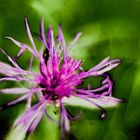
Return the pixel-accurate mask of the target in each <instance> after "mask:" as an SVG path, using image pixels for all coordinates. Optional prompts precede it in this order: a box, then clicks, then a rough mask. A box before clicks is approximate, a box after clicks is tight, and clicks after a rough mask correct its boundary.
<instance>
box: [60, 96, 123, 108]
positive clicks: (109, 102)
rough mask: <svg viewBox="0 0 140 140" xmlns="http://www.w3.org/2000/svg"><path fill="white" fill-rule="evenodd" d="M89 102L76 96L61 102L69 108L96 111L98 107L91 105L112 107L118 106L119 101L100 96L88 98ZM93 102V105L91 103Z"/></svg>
mask: <svg viewBox="0 0 140 140" xmlns="http://www.w3.org/2000/svg"><path fill="white" fill-rule="evenodd" d="M87 99H89V100H90V101H91V102H88V101H86V100H84V99H82V98H80V97H76V96H71V97H69V98H67V97H64V98H63V100H62V102H63V103H64V104H65V105H68V106H69V105H70V106H79V107H84V108H89V109H97V108H98V107H97V106H96V105H94V104H93V103H95V104H97V105H99V106H101V107H114V106H116V105H118V103H119V102H121V101H122V100H121V99H117V98H114V97H108V96H102V97H99V98H88V97H87ZM92 102H93V103H92Z"/></svg>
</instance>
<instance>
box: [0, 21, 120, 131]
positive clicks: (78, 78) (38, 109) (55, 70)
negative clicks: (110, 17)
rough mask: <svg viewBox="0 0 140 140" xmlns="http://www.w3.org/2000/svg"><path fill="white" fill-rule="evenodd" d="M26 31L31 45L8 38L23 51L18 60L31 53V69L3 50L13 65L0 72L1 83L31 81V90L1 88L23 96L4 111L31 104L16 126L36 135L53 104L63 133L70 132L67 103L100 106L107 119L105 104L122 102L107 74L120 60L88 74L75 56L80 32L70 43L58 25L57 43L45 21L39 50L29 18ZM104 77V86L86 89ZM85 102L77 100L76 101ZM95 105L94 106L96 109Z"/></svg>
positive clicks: (102, 64) (104, 63) (1, 66)
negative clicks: (35, 62) (35, 63)
mask: <svg viewBox="0 0 140 140" xmlns="http://www.w3.org/2000/svg"><path fill="white" fill-rule="evenodd" d="M25 24H26V31H27V35H28V37H29V40H30V42H31V46H29V45H27V44H24V43H21V42H19V41H17V40H15V39H13V38H12V37H7V36H6V38H7V39H10V40H11V41H12V42H14V43H15V44H16V45H17V46H18V47H19V48H20V50H19V53H18V54H17V57H16V59H18V58H19V57H20V56H21V55H22V54H23V53H24V52H25V51H29V52H30V53H31V60H30V64H29V65H30V66H29V69H28V70H23V69H22V68H21V67H20V66H19V65H18V63H17V62H16V59H14V58H12V57H10V56H9V55H7V53H6V52H5V51H4V50H2V49H1V52H3V53H4V54H5V55H6V56H7V58H8V60H9V61H10V62H11V64H12V65H9V64H6V63H3V62H0V73H1V74H2V75H3V77H1V78H0V81H1V82H2V81H19V82H22V81H24V82H27V83H28V87H15V88H6V89H0V92H1V93H3V94H11V93H13V94H20V95H21V96H19V98H17V99H15V100H12V101H10V102H8V103H7V104H5V105H1V106H0V109H4V108H6V107H9V106H11V105H15V104H17V103H19V102H21V101H23V100H26V101H27V104H26V109H25V112H24V113H23V114H22V115H21V116H20V117H19V118H18V119H17V120H16V122H15V124H14V125H15V126H18V125H20V126H22V127H23V128H24V129H25V130H26V131H27V132H32V131H34V129H35V128H36V127H37V125H38V123H39V121H40V120H41V118H42V116H43V115H47V117H48V118H50V116H49V114H47V109H46V107H47V106H48V105H49V104H54V105H55V106H59V108H60V120H59V124H60V128H61V132H62V134H63V133H65V132H66V133H69V131H70V123H69V120H70V119H71V117H72V116H71V114H70V113H69V112H68V111H67V109H66V108H65V104H68V103H69V104H70V105H71V104H75V105H76V104H78V103H79V102H78V101H80V103H81V105H84V104H83V103H85V102H87V104H88V103H90V104H91V105H92V106H93V107H94V106H96V107H98V108H100V109H102V111H103V114H102V115H101V117H104V115H105V114H104V113H105V111H104V109H103V108H102V106H104V104H109V103H110V105H111V104H114V103H117V102H120V101H121V100H120V99H117V98H113V97H112V87H113V82H112V80H111V78H110V76H109V75H108V74H107V73H106V72H108V71H110V70H112V69H113V68H115V67H116V66H118V65H119V64H120V60H119V59H113V60H110V58H109V57H107V58H105V59H104V60H102V61H101V62H100V63H99V64H97V65H96V66H94V67H93V68H91V69H90V70H87V71H84V70H83V68H82V63H83V61H81V60H76V59H75V58H73V57H72V56H71V55H70V53H71V47H72V46H73V44H74V43H75V42H76V41H77V40H78V38H79V36H80V33H78V34H77V35H76V36H75V38H74V39H73V40H72V41H71V42H70V44H66V42H65V39H64V36H63V33H62V29H61V26H60V25H59V26H58V36H57V39H56V41H54V35H53V30H52V28H51V27H49V28H48V32H47V33H45V30H44V21H43V20H42V21H41V26H40V35H39V36H38V38H39V40H40V41H41V42H42V47H41V48H40V50H37V47H36V44H35V42H34V39H33V36H32V33H31V31H30V28H29V24H28V22H27V19H25ZM34 58H37V59H38V61H39V66H38V67H39V71H38V72H37V73H36V72H34V71H33V69H32V62H33V59H34ZM97 76H101V77H103V80H102V81H101V86H100V87H98V88H94V89H93V88H92V87H83V88H81V86H80V85H82V82H83V81H84V80H85V79H86V78H88V77H97ZM33 96H36V98H37V99H38V100H37V102H36V103H35V104H34V105H32V99H33ZM78 98H79V99H81V100H75V99H78ZM92 106H91V107H92Z"/></svg>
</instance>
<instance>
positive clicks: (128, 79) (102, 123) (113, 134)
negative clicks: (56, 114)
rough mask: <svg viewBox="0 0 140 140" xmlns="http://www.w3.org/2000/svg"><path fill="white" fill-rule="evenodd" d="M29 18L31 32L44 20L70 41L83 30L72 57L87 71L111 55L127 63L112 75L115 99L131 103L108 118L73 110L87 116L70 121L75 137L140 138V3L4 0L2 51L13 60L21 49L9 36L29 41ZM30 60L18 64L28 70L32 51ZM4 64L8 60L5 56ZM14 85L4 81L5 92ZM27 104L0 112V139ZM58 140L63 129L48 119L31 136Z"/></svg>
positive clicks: (0, 2)
mask: <svg viewBox="0 0 140 140" xmlns="http://www.w3.org/2000/svg"><path fill="white" fill-rule="evenodd" d="M24 17H27V18H28V20H29V23H30V26H31V30H32V31H34V32H37V33H39V24H40V20H41V18H42V17H43V18H44V19H45V26H46V30H47V26H48V25H52V26H53V28H54V31H55V35H57V25H58V23H61V25H62V28H63V32H64V35H65V37H66V39H67V41H68V42H69V41H70V40H71V39H72V38H73V37H74V35H75V34H76V33H77V32H79V31H80V32H83V34H82V36H81V38H80V39H79V41H78V42H77V44H76V47H75V48H74V50H73V54H74V55H75V56H76V57H77V58H80V59H84V65H83V67H84V69H89V68H91V67H93V66H94V65H95V64H96V63H98V62H99V61H101V60H102V59H103V58H105V57H107V56H110V57H111V58H120V59H121V60H122V64H121V65H120V66H119V67H118V68H116V69H114V70H112V71H111V72H110V73H111V75H112V78H113V79H114V81H115V87H114V93H113V94H114V96H115V97H118V98H124V99H127V102H125V103H122V104H121V105H119V106H118V107H115V108H111V109H107V116H106V119H104V120H100V119H99V117H98V116H99V110H88V109H83V108H79V107H73V108H72V107H71V108H69V110H71V112H73V113H75V112H78V111H80V112H81V114H82V115H81V118H80V120H79V121H75V122H72V123H71V128H72V134H73V135H74V136H75V137H76V138H77V140H85V139H86V140H101V139H102V140H138V139H140V58H139V57H140V28H139V27H140V0H0V47H1V48H3V49H4V50H6V51H7V52H8V53H9V54H10V55H12V56H15V55H16V53H17V51H18V49H17V48H18V47H16V46H15V45H14V44H12V43H11V42H10V41H8V40H6V39H4V36H5V35H9V36H12V37H14V38H16V39H17V40H19V41H22V42H26V43H29V40H28V38H27V35H26V32H25V25H24ZM36 42H37V41H36ZM37 44H38V43H37ZM25 56H26V59H25V57H21V58H20V60H19V61H20V64H21V66H22V67H23V68H27V66H28V63H29V58H30V56H29V54H28V53H27V54H25ZM0 61H4V62H6V61H7V60H6V58H5V57H4V56H3V55H2V54H0ZM14 85H15V83H9V82H4V83H3V84H2V83H1V84H0V88H3V87H10V86H11V87H12V86H14ZM11 98H13V96H9V95H7V96H6V95H5V96H4V95H0V104H2V103H4V102H6V101H7V100H10V99H11ZM24 105H25V104H20V105H17V106H15V107H13V108H9V109H6V110H4V111H0V140H5V138H6V136H7V135H8V134H9V132H10V131H11V127H12V124H13V122H14V120H15V119H16V118H17V116H18V115H19V114H21V112H22V111H23V109H24ZM16 139H17V140H19V138H18V137H15V138H14V140H16ZM58 139H59V128H58V126H57V125H55V124H53V123H51V122H49V121H46V119H45V118H43V119H42V121H41V123H40V124H39V126H38V127H37V129H36V131H35V132H34V133H33V134H32V135H31V136H30V137H29V138H28V140H58Z"/></svg>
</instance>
